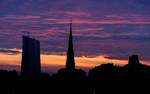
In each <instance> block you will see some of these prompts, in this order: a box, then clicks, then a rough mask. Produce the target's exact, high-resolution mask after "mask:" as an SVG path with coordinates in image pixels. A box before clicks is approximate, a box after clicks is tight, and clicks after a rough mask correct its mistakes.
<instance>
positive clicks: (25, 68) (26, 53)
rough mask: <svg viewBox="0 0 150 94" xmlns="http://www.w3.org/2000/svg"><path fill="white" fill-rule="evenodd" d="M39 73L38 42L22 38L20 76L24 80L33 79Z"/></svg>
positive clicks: (25, 37)
mask: <svg viewBox="0 0 150 94" xmlns="http://www.w3.org/2000/svg"><path fill="white" fill-rule="evenodd" d="M40 73H41V64H40V42H39V41H38V40H35V39H33V38H30V37H27V36H23V48H22V64H21V75H22V77H25V78H34V77H37V76H39V74H40Z"/></svg>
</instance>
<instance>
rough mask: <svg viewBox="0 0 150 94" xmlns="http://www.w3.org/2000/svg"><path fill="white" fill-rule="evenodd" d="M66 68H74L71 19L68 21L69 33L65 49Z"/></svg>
mask: <svg viewBox="0 0 150 94" xmlns="http://www.w3.org/2000/svg"><path fill="white" fill-rule="evenodd" d="M66 69H69V70H73V69H75V60H74V50H73V37H72V21H71V23H70V34H69V42H68V51H67V61H66Z"/></svg>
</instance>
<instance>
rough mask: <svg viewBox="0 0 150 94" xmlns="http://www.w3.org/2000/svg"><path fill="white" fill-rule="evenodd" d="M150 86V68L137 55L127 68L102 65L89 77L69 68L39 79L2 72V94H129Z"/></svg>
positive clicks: (40, 76)
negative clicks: (140, 61) (141, 62)
mask: <svg viewBox="0 0 150 94" xmlns="http://www.w3.org/2000/svg"><path fill="white" fill-rule="evenodd" d="M149 85H150V67H149V66H147V65H143V64H140V63H139V60H138V56H137V55H133V56H131V57H130V58H129V64H127V65H125V66H122V67H120V66H114V65H113V64H102V65H100V66H97V67H95V68H93V69H91V70H90V71H89V73H88V75H86V73H85V72H84V71H83V70H79V69H67V68H65V69H60V70H59V71H58V72H57V73H56V74H53V75H51V76H50V75H48V74H47V73H41V74H40V75H39V76H38V77H36V78H24V77H21V76H20V75H18V73H17V72H16V71H5V70H1V71H0V94H107V93H109V92H111V93H115V94H121V93H122V92H123V93H127V94H128V93H135V92H139V91H142V92H143V93H144V92H146V91H148V92H149V89H148V88H149V87H150V86H149ZM147 94H148V93H147Z"/></svg>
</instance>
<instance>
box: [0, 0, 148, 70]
mask: <svg viewBox="0 0 150 94" xmlns="http://www.w3.org/2000/svg"><path fill="white" fill-rule="evenodd" d="M149 5H150V0H0V69H9V70H12V69H17V70H18V71H19V70H20V63H21V48H22V35H26V34H27V32H26V31H28V32H30V34H31V37H33V38H36V39H38V40H40V42H41V62H42V66H43V67H42V68H43V71H49V72H55V71H56V70H57V69H59V68H61V67H64V64H65V60H66V56H65V55H66V51H67V41H68V33H69V22H70V19H72V20H73V36H74V50H75V55H76V64H77V66H78V68H83V69H89V68H92V67H94V66H97V65H100V64H102V63H114V64H116V65H124V64H127V60H128V57H129V56H130V55H132V54H138V55H139V56H140V59H141V60H142V61H141V62H142V63H144V64H148V65H149V64H150V52H149V51H150V11H149V10H150V6H149Z"/></svg>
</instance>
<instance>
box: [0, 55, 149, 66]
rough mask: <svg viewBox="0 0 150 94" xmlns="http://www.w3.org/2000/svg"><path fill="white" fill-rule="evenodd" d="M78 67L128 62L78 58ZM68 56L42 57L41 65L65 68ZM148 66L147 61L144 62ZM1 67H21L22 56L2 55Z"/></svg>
mask: <svg viewBox="0 0 150 94" xmlns="http://www.w3.org/2000/svg"><path fill="white" fill-rule="evenodd" d="M75 60H76V66H77V67H80V68H82V67H86V68H93V67H95V66H98V65H101V64H106V63H114V64H115V65H125V64H127V62H128V60H117V59H108V58H105V57H103V56H97V57H76V58H75ZM65 63H66V56H65V55H44V54H42V55H41V64H42V65H46V66H65ZM142 63H144V64H146V63H147V62H146V61H142ZM0 65H18V66H20V65H21V54H3V53H0Z"/></svg>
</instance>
